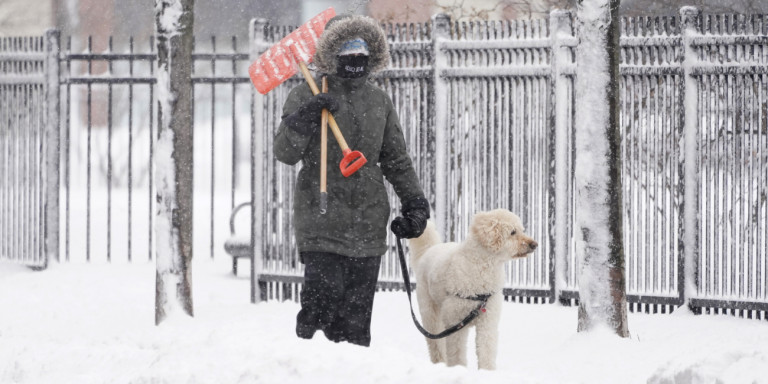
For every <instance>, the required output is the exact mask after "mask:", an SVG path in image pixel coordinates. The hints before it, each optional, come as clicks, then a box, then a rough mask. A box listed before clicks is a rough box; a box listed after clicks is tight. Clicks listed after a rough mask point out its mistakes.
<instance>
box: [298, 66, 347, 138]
mask: <svg viewBox="0 0 768 384" xmlns="http://www.w3.org/2000/svg"><path fill="white" fill-rule="evenodd" d="M299 69H300V70H301V74H302V75H304V79H305V80H307V84H309V88H310V89H311V90H312V94H313V95H317V94H318V93H320V89H318V88H317V84H316V83H315V80H314V79H313V78H312V74H311V73H309V68H307V64H305V63H304V62H303V61H299ZM323 111H326V110H325V109H323ZM328 125H330V126H331V132H333V136H335V137H336V141H338V142H339V146H340V147H341V150H342V152H343V151H344V150H347V149H349V146H348V145H347V141H346V140H344V136H342V134H341V130H340V129H339V125H338V124H336V119H334V118H333V115H331V114H330V113H328Z"/></svg>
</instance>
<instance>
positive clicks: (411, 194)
mask: <svg viewBox="0 0 768 384" xmlns="http://www.w3.org/2000/svg"><path fill="white" fill-rule="evenodd" d="M387 106H388V112H387V123H386V127H385V131H384V140H383V142H382V146H381V154H380V156H379V164H380V166H381V170H382V173H383V174H384V177H386V178H387V181H389V183H390V184H392V187H393V188H394V190H395V193H397V196H398V197H399V198H400V201H401V202H406V201H409V200H412V199H415V198H418V197H421V198H424V191H423V190H422V189H421V184H419V179H418V177H417V176H416V170H415V169H414V168H413V161H411V156H410V155H409V154H408V150H407V147H406V145H405V136H404V135H403V130H402V128H401V126H400V119H399V118H398V116H397V112H396V111H395V108H394V106H393V105H392V101H391V100H390V99H389V98H387Z"/></svg>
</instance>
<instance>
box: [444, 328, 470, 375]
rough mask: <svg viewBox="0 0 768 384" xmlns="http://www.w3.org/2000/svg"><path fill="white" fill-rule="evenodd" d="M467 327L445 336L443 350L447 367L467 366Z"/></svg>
mask: <svg viewBox="0 0 768 384" xmlns="http://www.w3.org/2000/svg"><path fill="white" fill-rule="evenodd" d="M468 334H469V329H468V328H464V329H462V330H460V331H458V332H456V333H454V334H452V335H450V336H448V337H446V338H445V352H446V359H447V363H448V366H449V367H452V366H454V365H463V366H465V367H466V366H467V336H468Z"/></svg>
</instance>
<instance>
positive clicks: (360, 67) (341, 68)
mask: <svg viewBox="0 0 768 384" xmlns="http://www.w3.org/2000/svg"><path fill="white" fill-rule="evenodd" d="M337 59H338V63H339V64H338V66H337V67H336V74H337V75H339V77H344V78H347V79H355V78H358V77H363V76H365V75H367V74H368V56H363V55H359V56H355V55H343V56H337Z"/></svg>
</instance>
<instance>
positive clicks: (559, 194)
mask: <svg viewBox="0 0 768 384" xmlns="http://www.w3.org/2000/svg"><path fill="white" fill-rule="evenodd" d="M549 24H550V39H551V40H552V46H551V48H550V49H551V50H552V54H551V58H552V62H551V66H552V74H551V77H550V82H551V84H550V100H552V103H551V104H550V106H549V108H550V110H549V113H550V120H549V121H550V135H549V156H550V159H549V218H548V220H549V242H550V244H551V246H550V248H549V263H550V264H549V284H550V288H551V292H550V295H551V296H550V302H553V301H554V300H560V299H561V297H560V292H561V291H562V290H563V289H564V288H565V287H566V279H565V274H566V266H567V263H566V259H567V255H568V244H569V242H570V240H569V239H570V238H571V234H570V233H568V225H567V223H568V220H569V217H568V200H569V199H568V197H569V196H570V193H569V191H570V190H571V188H570V185H571V184H570V183H571V180H570V175H571V172H570V167H569V166H568V156H569V155H570V153H571V151H570V146H569V137H570V135H569V134H568V132H569V129H570V125H569V124H568V123H569V119H568V111H569V108H568V107H569V104H570V102H571V96H570V95H569V94H568V85H567V82H568V81H569V80H568V79H567V78H566V77H565V74H564V68H565V66H567V65H568V64H570V63H571V56H570V52H569V50H568V46H565V45H564V40H565V39H566V38H569V37H573V29H572V27H571V14H570V12H568V11H563V10H554V11H552V12H550V14H549Z"/></svg>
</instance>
